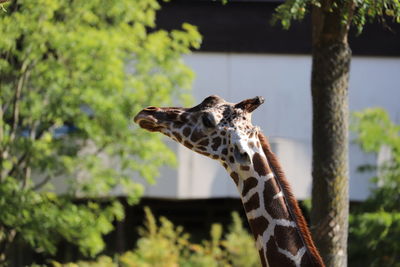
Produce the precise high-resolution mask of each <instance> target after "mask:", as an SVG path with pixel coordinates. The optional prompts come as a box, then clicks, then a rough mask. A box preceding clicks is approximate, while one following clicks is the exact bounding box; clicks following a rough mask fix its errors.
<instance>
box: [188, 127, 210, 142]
mask: <svg viewBox="0 0 400 267" xmlns="http://www.w3.org/2000/svg"><path fill="white" fill-rule="evenodd" d="M205 136H206V135H205V134H204V133H203V132H202V131H199V130H195V131H193V133H192V136H190V140H192V141H193V142H197V141H198V140H200V139H201V138H203V137H205Z"/></svg>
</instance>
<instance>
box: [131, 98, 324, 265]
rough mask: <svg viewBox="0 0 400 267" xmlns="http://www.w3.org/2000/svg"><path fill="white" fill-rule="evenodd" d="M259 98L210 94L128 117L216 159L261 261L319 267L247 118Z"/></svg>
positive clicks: (280, 177)
mask: <svg viewBox="0 0 400 267" xmlns="http://www.w3.org/2000/svg"><path fill="white" fill-rule="evenodd" d="M262 103H264V99H263V98H262V97H255V98H252V99H246V100H243V101H241V102H239V103H236V104H234V103H229V102H226V101H225V100H224V99H222V98H221V97H219V96H216V95H212V96H209V97H207V98H205V99H204V100H203V102H201V103H200V104H199V105H197V106H195V107H192V108H178V107H160V108H159V107H154V106H150V107H147V108H145V109H143V110H142V111H140V112H139V113H138V114H137V115H136V116H135V118H134V122H136V123H137V124H139V126H140V127H142V128H143V129H145V130H148V131H150V132H160V133H162V134H164V135H166V136H168V137H170V138H172V139H174V140H175V141H177V142H179V143H181V144H183V145H184V146H186V147H187V148H189V149H191V150H193V151H195V152H197V153H200V154H202V155H205V156H207V157H210V158H212V159H215V160H217V161H219V162H220V163H221V164H222V165H223V167H224V168H225V169H226V171H227V172H228V173H229V175H230V177H232V179H233V181H234V183H235V184H236V186H237V189H238V191H239V194H240V197H241V200H242V203H243V206H244V210H245V212H246V216H247V219H248V221H249V225H250V228H251V231H252V233H253V236H254V238H255V241H256V247H257V249H258V251H259V254H260V259H261V264H262V266H285V267H286V266H301V267H303V266H324V263H323V261H322V259H321V257H320V255H319V253H318V251H317V249H316V247H315V245H314V243H313V241H312V239H311V235H310V232H309V230H308V228H307V225H306V222H305V219H304V217H303V216H302V213H301V211H300V209H299V206H298V204H297V201H296V199H295V198H294V196H293V194H292V192H291V189H290V186H289V184H288V182H287V180H286V177H285V175H284V173H283V171H282V169H281V167H280V164H279V162H278V160H277V158H276V156H275V155H274V153H273V152H272V151H271V148H270V145H269V143H268V140H267V138H266V137H265V136H264V135H263V134H262V133H261V130H260V128H258V127H256V126H253V125H252V123H251V114H252V112H253V111H254V110H255V109H256V108H257V107H258V106H260V105H261V104H262Z"/></svg>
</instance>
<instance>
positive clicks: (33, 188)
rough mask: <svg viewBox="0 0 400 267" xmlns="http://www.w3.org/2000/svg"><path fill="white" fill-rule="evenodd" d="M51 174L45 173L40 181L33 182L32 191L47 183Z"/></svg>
mask: <svg viewBox="0 0 400 267" xmlns="http://www.w3.org/2000/svg"><path fill="white" fill-rule="evenodd" d="M51 178H52V176H51V175H47V176H46V177H45V178H44V179H43V180H42V181H41V182H39V183H37V184H35V185H34V186H33V187H32V190H33V191H36V190H38V189H40V188H41V187H43V186H44V185H45V184H47V183H48V182H49V181H50V180H51Z"/></svg>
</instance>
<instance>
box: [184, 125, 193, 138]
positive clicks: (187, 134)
mask: <svg viewBox="0 0 400 267" xmlns="http://www.w3.org/2000/svg"><path fill="white" fill-rule="evenodd" d="M191 132H192V130H191V129H190V128H189V127H185V129H183V135H184V136H186V137H188V136H189V135H190V133H191Z"/></svg>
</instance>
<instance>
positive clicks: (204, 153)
mask: <svg viewBox="0 0 400 267" xmlns="http://www.w3.org/2000/svg"><path fill="white" fill-rule="evenodd" d="M198 153H200V154H202V155H204V156H207V157H209V156H210V153H207V152H202V151H198Z"/></svg>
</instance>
